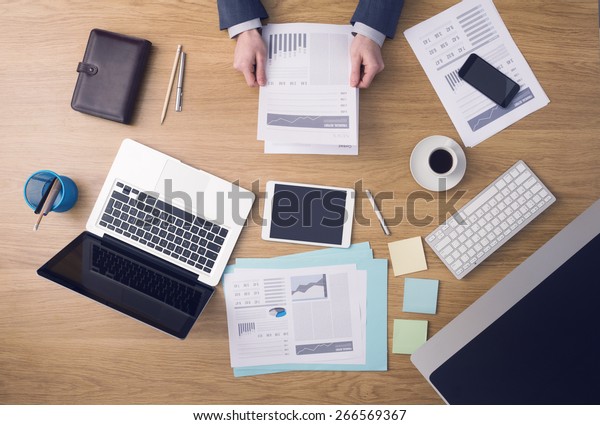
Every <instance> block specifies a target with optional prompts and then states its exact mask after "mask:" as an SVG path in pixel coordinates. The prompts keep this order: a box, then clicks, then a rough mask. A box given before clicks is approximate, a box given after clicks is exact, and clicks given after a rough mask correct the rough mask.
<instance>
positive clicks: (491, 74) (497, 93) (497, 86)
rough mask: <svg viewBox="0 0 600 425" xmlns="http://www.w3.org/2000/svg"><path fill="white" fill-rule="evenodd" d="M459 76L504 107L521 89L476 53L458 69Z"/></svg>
mask: <svg viewBox="0 0 600 425" xmlns="http://www.w3.org/2000/svg"><path fill="white" fill-rule="evenodd" d="M458 76H459V77H460V78H462V79H463V80H465V81H466V82H467V83H469V84H470V85H472V86H473V87H475V88H476V89H477V90H479V91H480V92H481V93H483V94H484V95H486V96H487V97H489V98H490V99H491V100H492V101H494V102H495V103H497V104H498V105H500V106H502V107H503V108H506V107H507V106H508V105H509V104H510V101H511V100H513V98H514V97H515V95H516V94H517V93H518V92H519V89H520V86H519V85H518V84H517V83H516V82H515V81H513V80H511V79H510V78H508V77H507V76H506V75H504V74H503V73H502V72H500V71H498V70H497V69H496V68H495V67H494V66H493V65H491V64H489V63H488V62H486V61H485V60H483V59H481V58H480V57H479V56H477V55H476V54H474V53H472V54H471V55H470V56H469V57H468V58H467V61H466V62H465V64H464V65H463V66H462V67H461V68H460V69H459V70H458Z"/></svg>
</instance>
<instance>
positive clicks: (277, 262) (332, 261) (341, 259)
mask: <svg viewBox="0 0 600 425" xmlns="http://www.w3.org/2000/svg"><path fill="white" fill-rule="evenodd" d="M340 264H356V268H357V269H358V270H366V271H367V339H366V350H367V355H366V360H367V361H366V364H363V365H348V364H278V365H264V366H248V367H236V368H233V374H234V376H236V377H241V376H253V375H262V374H267V373H277V372H287V371H295V370H327V371H385V370H387V269H388V266H387V260H385V259H373V251H372V250H371V249H370V247H369V243H368V242H365V243H361V244H355V245H352V246H351V247H350V248H347V249H341V248H329V249H323V250H317V251H310V252H307V253H301V254H292V255H287V256H284V257H277V258H240V259H238V260H237V261H236V264H234V265H231V266H228V267H227V268H226V269H225V273H231V272H233V270H235V269H236V268H266V269H270V268H298V267H315V266H329V265H340Z"/></svg>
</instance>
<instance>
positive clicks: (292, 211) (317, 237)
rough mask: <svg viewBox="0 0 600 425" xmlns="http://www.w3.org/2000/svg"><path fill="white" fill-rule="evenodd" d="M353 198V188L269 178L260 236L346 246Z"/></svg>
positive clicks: (340, 246) (348, 239)
mask: <svg viewBox="0 0 600 425" xmlns="http://www.w3.org/2000/svg"><path fill="white" fill-rule="evenodd" d="M354 198H355V192H354V189H346V188H341V187H331V186H317V185H309V184H300V183H286V182H276V181H269V182H267V197H266V199H265V212H264V218H265V222H266V225H265V226H264V227H263V229H262V238H263V239H264V240H267V241H279V242H290V243H301V244H308V245H319V246H332V247H338V248H348V247H349V246H350V243H351V239H352V221H353V218H354Z"/></svg>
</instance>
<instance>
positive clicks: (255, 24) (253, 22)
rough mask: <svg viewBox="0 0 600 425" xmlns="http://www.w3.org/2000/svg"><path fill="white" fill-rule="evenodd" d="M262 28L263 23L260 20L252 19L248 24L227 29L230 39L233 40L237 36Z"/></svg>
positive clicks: (243, 23) (244, 23) (240, 24)
mask: <svg viewBox="0 0 600 425" xmlns="http://www.w3.org/2000/svg"><path fill="white" fill-rule="evenodd" d="M261 27H262V22H261V21H260V18H255V19H251V20H249V21H246V22H242V23H239V24H237V25H234V26H232V27H229V28H227V31H228V32H229V38H233V37H235V36H236V35H239V34H241V33H243V32H244V31H248V30H253V29H255V28H261Z"/></svg>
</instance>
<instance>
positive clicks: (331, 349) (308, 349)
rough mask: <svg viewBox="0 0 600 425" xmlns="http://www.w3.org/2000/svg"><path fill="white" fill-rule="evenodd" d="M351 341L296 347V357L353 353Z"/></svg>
mask: <svg viewBox="0 0 600 425" xmlns="http://www.w3.org/2000/svg"><path fill="white" fill-rule="evenodd" d="M353 350H354V346H353V345H352V341H339V342H326V343H319V344H305V345H296V355H298V356H303V355H310V354H323V353H339V352H342V351H353Z"/></svg>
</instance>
